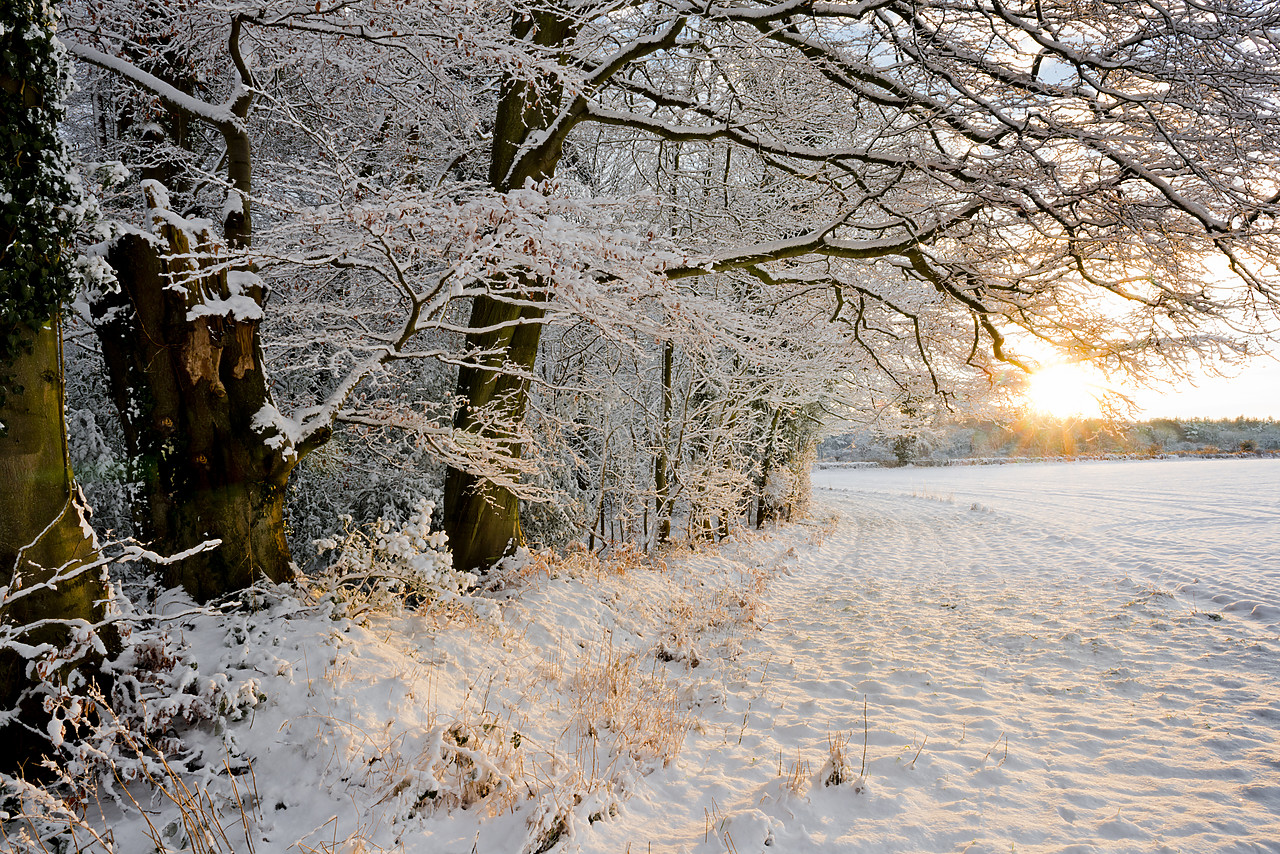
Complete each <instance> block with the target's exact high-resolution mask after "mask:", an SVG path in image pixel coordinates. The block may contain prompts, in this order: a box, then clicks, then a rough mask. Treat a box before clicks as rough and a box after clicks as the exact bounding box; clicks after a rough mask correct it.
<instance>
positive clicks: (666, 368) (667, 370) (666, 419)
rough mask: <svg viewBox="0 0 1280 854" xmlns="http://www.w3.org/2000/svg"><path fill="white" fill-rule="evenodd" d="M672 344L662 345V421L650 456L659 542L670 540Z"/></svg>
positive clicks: (673, 347)
mask: <svg viewBox="0 0 1280 854" xmlns="http://www.w3.org/2000/svg"><path fill="white" fill-rule="evenodd" d="M675 349H676V348H675V344H674V343H672V342H671V341H666V342H664V343H663V345H662V417H661V418H662V421H661V424H660V425H659V428H658V452H657V453H656V454H654V457H653V492H654V511H655V512H654V516H655V517H656V518H657V520H658V537H657V540H658V542H659V543H665V542H667V541H668V540H670V539H671V482H670V477H669V474H668V472H669V471H670V469H671V457H670V453H671V452H670V450H669V448H670V446H671V408H672V404H673V402H674V394H673V392H672V387H671V374H672V368H673V366H674V363H675Z"/></svg>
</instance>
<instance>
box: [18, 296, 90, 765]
mask: <svg viewBox="0 0 1280 854" xmlns="http://www.w3.org/2000/svg"><path fill="white" fill-rule="evenodd" d="M19 334H20V335H22V336H23V339H24V341H23V346H22V348H21V349H22V350H24V351H25V350H26V349H27V346H28V345H29V346H30V350H29V351H28V352H25V353H23V354H22V355H19V356H18V357H17V359H16V360H15V361H14V362H13V363H12V365H11V366H10V367H8V368H7V369H6V370H8V371H11V372H12V374H11V376H12V384H11V386H10V387H9V388H8V389H6V392H7V393H6V394H5V395H4V401H3V403H0V422H2V423H3V424H4V425H5V427H6V428H7V431H6V432H5V434H4V435H3V436H2V437H0V572H2V573H3V575H0V583H4V584H8V585H10V589H11V590H17V589H20V588H29V587H31V586H32V585H34V584H39V583H42V582H44V581H47V580H48V579H49V578H51V577H52V576H53V575H54V574H55V573H56V572H57V571H58V570H60V569H62V570H64V571H65V570H69V569H74V568H75V567H77V566H81V565H83V564H85V563H87V562H90V561H92V560H94V559H96V558H97V556H98V546H97V542H96V541H95V540H94V537H93V533H92V531H91V530H90V529H89V527H88V525H87V524H86V523H85V521H84V517H83V515H82V508H81V506H80V504H79V503H78V500H77V498H78V496H77V493H76V489H75V485H74V482H73V480H72V476H71V465H70V463H69V462H68V459H67V430H66V422H65V420H64V418H63V404H62V398H63V389H62V365H61V360H60V354H59V341H58V325H57V319H56V318H54V319H50V320H49V321H48V322H47V323H45V324H43V325H42V326H40V327H39V328H38V329H36V330H34V331H31V330H20V332H19ZM19 388H21V392H18V391H17V390H18V389H19ZM105 597H106V586H105V585H104V584H103V581H102V578H101V576H100V574H99V573H97V572H96V571H94V570H89V571H86V572H84V573H82V574H81V575H79V576H77V577H75V578H73V579H70V580H68V581H63V582H61V583H59V584H58V585H57V587H56V588H55V589H52V590H43V591H40V592H37V593H33V594H30V595H28V596H25V597H23V598H21V599H18V600H17V601H15V602H13V603H12V604H11V605H0V621H3V623H4V624H5V625H9V626H22V625H27V624H30V623H33V622H35V621H37V620H42V619H48V618H56V619H83V620H85V621H87V622H89V623H96V622H99V621H100V620H101V619H102V617H103V600H104V599H105ZM68 640H69V633H68V629H67V628H66V627H65V626H62V625H56V624H55V625H49V626H44V627H42V628H39V629H37V630H35V631H33V632H30V633H28V634H25V635H23V636H22V642H23V643H26V644H31V645H33V646H34V645H39V644H43V643H50V644H54V645H56V646H59V647H61V646H65V645H66V644H67V642H68ZM106 640H108V641H110V640H111V638H106ZM25 668H26V662H25V661H24V660H23V659H22V658H20V657H19V656H18V655H17V653H15V652H13V651H11V650H7V649H5V650H0V708H6V709H8V708H13V706H14V703H15V702H16V701H17V700H18V698H19V696H20V694H21V692H22V690H23V689H24V688H25V687H26V686H27V685H28V679H27V676H26V673H25ZM20 717H21V719H22V720H23V722H24V723H26V724H27V725H28V726H32V727H35V728H40V727H41V721H42V720H47V717H48V716H47V715H46V714H45V713H44V711H43V709H41V708H40V707H39V706H38V705H37V704H35V703H34V702H31V701H29V702H28V703H27V704H25V705H24V707H23V708H22V709H21V710H20ZM48 748H49V743H48V742H47V741H43V740H41V739H39V738H38V737H36V736H35V735H34V734H33V733H31V732H30V731H29V730H27V729H25V728H24V727H22V726H21V725H19V724H11V725H10V726H8V727H4V728H0V769H4V770H6V771H12V770H14V769H15V768H16V767H17V766H18V765H19V764H20V763H22V762H24V761H26V760H28V759H32V758H35V757H36V756H38V755H39V753H41V752H45V751H47V750H48Z"/></svg>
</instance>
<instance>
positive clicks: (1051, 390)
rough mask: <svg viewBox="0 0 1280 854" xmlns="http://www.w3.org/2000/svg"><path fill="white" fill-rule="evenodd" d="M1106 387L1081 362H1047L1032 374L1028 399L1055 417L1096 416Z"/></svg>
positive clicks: (1040, 410)
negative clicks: (1079, 363)
mask: <svg viewBox="0 0 1280 854" xmlns="http://www.w3.org/2000/svg"><path fill="white" fill-rule="evenodd" d="M1102 393H1103V389H1102V387H1101V386H1099V385H1098V383H1097V382H1096V381H1094V380H1093V379H1092V378H1091V377H1090V376H1089V374H1088V373H1086V372H1085V370H1084V369H1083V368H1081V367H1079V366H1078V365H1070V364H1058V365H1048V366H1047V367H1044V368H1041V369H1040V370H1038V371H1036V372H1035V373H1034V374H1032V375H1031V378H1030V380H1029V382H1028V385H1027V392H1026V396H1027V401H1028V403H1030V405H1031V408H1032V409H1035V410H1036V411H1037V412H1043V413H1044V414H1046V415H1052V416H1054V417H1055V418H1066V417H1068V416H1072V415H1083V416H1087V417H1097V416H1098V415H1100V414H1101V413H1102V410H1101V407H1100V405H1099V402H1098V399H1099V398H1100V397H1101V396H1102Z"/></svg>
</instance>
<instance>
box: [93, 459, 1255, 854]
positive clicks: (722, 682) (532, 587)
mask: <svg viewBox="0 0 1280 854" xmlns="http://www.w3.org/2000/svg"><path fill="white" fill-rule="evenodd" d="M815 484H816V489H815V493H816V497H817V499H818V505H817V513H816V517H817V518H818V519H819V520H820V523H819V524H816V525H815V524H802V525H796V526H790V527H786V528H782V529H780V530H778V531H775V532H770V533H767V534H765V535H763V536H745V537H741V538H738V539H737V540H735V541H733V542H730V543H728V544H727V545H725V546H723V547H722V548H720V549H718V550H714V551H707V552H704V553H700V554H693V555H691V554H673V555H670V556H669V558H668V560H669V567H668V568H667V569H666V570H665V571H661V572H659V571H652V570H648V569H643V568H639V567H631V568H627V569H626V571H625V572H621V573H619V572H611V571H606V570H602V569H601V568H599V567H592V566H589V565H580V566H579V568H578V569H577V570H572V571H570V570H566V569H556V570H552V573H553V574H554V575H556V576H557V577H555V578H550V579H549V578H547V577H546V574H545V573H543V574H539V573H538V572H532V574H530V573H529V571H526V574H527V575H529V577H527V578H526V579H524V580H523V582H522V583H521V584H518V585H514V586H513V587H511V588H510V589H509V590H508V591H506V592H504V593H500V594H498V595H497V596H496V598H495V600H494V602H493V603H492V605H491V606H490V607H488V608H486V606H485V605H484V604H480V605H478V606H477V605H475V604H474V603H473V604H472V605H471V606H468V607H467V608H462V609H458V610H455V611H452V612H450V614H449V615H445V614H437V615H435V616H432V617H408V616H404V617H392V616H365V617H359V618H355V619H345V618H344V619H337V620H335V619H332V618H331V617H329V616H325V615H324V613H323V609H321V611H319V612H308V611H307V610H306V608H304V607H302V606H301V605H300V604H299V603H298V602H294V601H291V600H287V599H286V600H283V601H281V602H279V603H277V604H276V605H273V606H272V607H270V608H267V609H265V610H262V611H258V612H255V613H252V614H247V615H243V614H242V615H239V616H234V617H230V618H220V619H219V620H216V621H215V620H208V619H204V618H202V619H198V620H197V619H192V620H189V621H187V622H186V623H185V624H184V625H185V627H186V628H184V631H185V632H187V633H188V636H189V639H190V640H191V641H192V643H193V644H194V645H195V646H194V648H195V650H196V652H197V654H198V655H199V657H200V668H201V669H202V670H205V671H212V670H214V669H219V668H220V669H221V670H222V671H223V672H227V673H228V674H229V675H230V680H231V690H230V693H233V694H234V693H235V692H236V691H237V690H240V691H241V694H243V693H244V691H243V690H242V689H237V688H236V686H237V685H243V684H245V683H246V681H247V680H248V679H250V678H252V679H254V680H255V688H254V691H256V692H259V693H260V696H262V697H265V699H263V700H262V701H261V702H259V703H258V704H257V706H256V707H254V708H252V709H250V710H248V712H247V714H245V716H244V717H243V718H242V719H241V720H240V721H237V722H230V723H228V724H227V727H226V730H225V732H224V733H222V734H220V735H219V734H215V733H210V734H208V735H207V736H206V738H207V739H208V740H209V745H210V747H209V753H208V756H209V762H208V769H209V770H208V771H207V773H206V775H205V779H204V781H203V783H202V785H205V786H206V788H207V790H208V791H209V792H210V793H211V796H212V798H213V800H211V801H210V803H211V804H212V803H216V804H217V805H218V806H217V809H218V810H219V811H220V815H221V819H220V821H221V823H222V825H223V829H224V831H225V837H224V838H225V839H226V840H229V841H228V843H227V847H224V848H216V847H212V848H210V849H209V850H214V851H218V850H225V851H232V850H234V851H247V850H250V848H249V842H250V841H252V843H253V850H256V851H257V852H267V851H286V850H289V851H299V852H310V851H324V852H338V851H345V852H357V851H363V852H373V851H379V850H389V851H406V852H431V854H454V852H456V854H468V852H476V854H533V852H537V851H555V852H600V854H605V852H608V854H627V852H631V854H648V852H655V854H656V852H661V854H675V852H687V854H720V852H731V854H748V852H750V854H764V852H771V851H780V852H868V854H870V852H875V854H881V852H969V854H979V852H992V854H995V852H1001V854H1004V852H1045V854H1048V852H1058V854H1065V852H1108V853H1110V852H1130V851H1132V852H1185V854H1200V853H1201V852H1237V851H1238V852H1280V462H1270V461H1256V460H1249V461H1187V462H1158V463H1139V462H1134V463H1102V464H1094V463H1077V464H1055V465H1032V466H1017V467H982V468H959V469H918V470H916V469H898V470H832V471H819V472H815ZM832 520H834V521H832ZM308 607H310V606H308ZM285 612H289V613H292V615H293V616H292V617H291V618H290V619H284V618H283V617H284V614H285ZM694 662H696V666H694ZM225 743H229V744H230V745H231V747H232V754H233V755H232V757H231V760H230V762H229V763H228V765H227V766H225V767H226V770H225V771H224V770H223V767H224V766H222V765H221V764H220V762H221V760H214V758H213V757H215V756H216V755H217V750H218V749H219V748H220V746H221V745H223V744H225ZM833 754H838V756H837V757H836V759H835V760H834V761H833V759H832V756H833ZM228 772H231V773H230V774H229V773H228ZM232 777H234V779H235V780H236V781H237V782H236V785H237V787H238V788H237V789H236V790H235V792H232V791H231V789H230V787H229V785H228V784H229V783H230V780H231V778H232ZM828 782H833V783H835V784H834V785H827V783H828ZM219 787H221V788H219ZM138 791H141V790H138ZM236 792H238V793H239V796H240V797H241V801H240V802H239V805H238V804H237V801H236V800H235V793H236ZM250 792H252V793H253V794H252V796H250ZM463 801H465V802H467V803H468V804H469V806H468V808H467V809H461V808H459V803H460V802H463ZM147 804H148V808H149V809H151V810H152V813H151V815H150V819H151V822H152V827H153V828H154V829H153V830H151V831H148V829H147V826H146V825H145V823H144V822H142V821H141V820H140V819H139V814H138V813H137V812H136V811H134V812H133V813H131V814H127V815H123V814H119V813H117V812H116V811H115V808H114V807H111V806H108V809H107V812H108V818H107V821H108V823H109V824H110V825H111V826H112V829H113V830H114V832H115V834H116V838H117V840H118V841H119V845H120V846H121V847H120V848H119V850H121V851H128V852H132V851H141V850H150V848H144V847H141V846H143V845H144V842H143V840H144V839H145V838H146V837H147V836H151V837H155V836H156V835H157V834H159V835H161V836H163V837H164V841H165V844H166V845H168V846H169V847H170V850H180V849H181V848H182V847H183V844H184V843H183V839H184V838H188V839H189V837H190V835H191V832H190V831H189V830H186V829H184V828H183V826H181V823H180V822H179V823H172V821H173V818H174V817H175V815H176V813H175V810H174V808H173V807H172V805H171V804H169V803H166V802H164V801H162V800H156V801H153V802H147ZM244 804H247V806H244ZM241 815H243V816H245V817H247V819H248V822H247V823H248V825H249V826H248V827H247V828H244V827H241V826H240V825H239V824H238V822H240V821H241V818H240V816H241ZM166 828H167V830H166ZM215 836H216V834H215ZM186 844H187V845H188V846H190V844H191V843H190V842H189V841H188V842H187V843H186ZM361 846H363V847H361Z"/></svg>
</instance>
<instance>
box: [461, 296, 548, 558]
mask: <svg viewBox="0 0 1280 854" xmlns="http://www.w3.org/2000/svg"><path fill="white" fill-rule="evenodd" d="M541 316H542V312H541V311H540V310H537V309H533V308H530V307H528V306H513V305H510V304H509V303H505V302H501V301H499V300H495V299H491V298H490V297H485V296H481V297H477V298H476V301H475V304H474V305H473V306H472V309H471V327H472V328H473V329H474V328H482V327H488V326H493V325H496V324H501V323H511V322H513V321H515V320H517V319H521V318H532V319H540V318H541ZM541 334H542V327H541V326H540V325H538V324H537V323H525V324H519V325H516V326H508V327H505V328H502V329H498V330H495V331H493V332H487V333H483V334H476V335H468V336H467V348H468V349H469V350H474V351H481V352H493V353H496V354H497V355H494V356H492V357H490V358H487V359H485V360H484V362H483V365H484V367H464V368H461V369H460V370H459V371H458V395H459V396H460V397H461V398H463V399H464V400H466V401H467V404H466V406H463V407H461V408H460V409H459V410H458V413H457V416H456V417H455V419H454V428H455V429H456V430H458V431H460V432H462V431H469V432H477V433H481V434H483V435H484V437H485V439H487V440H489V441H492V442H495V443H496V444H497V445H498V446H499V447H500V448H501V449H502V452H503V453H504V454H506V455H508V456H510V457H511V458H512V459H513V460H514V459H519V458H520V455H521V452H522V450H523V449H522V447H521V444H520V442H519V441H518V440H517V439H516V438H515V436H514V435H507V436H501V435H498V434H497V433H496V431H495V430H494V429H493V428H492V427H490V426H488V425H487V424H482V423H481V422H480V421H479V420H478V419H477V417H476V413H477V411H478V410H480V409H481V408H485V407H488V408H489V410H490V415H491V416H492V415H494V414H496V415H497V416H498V417H499V419H500V421H501V422H503V423H506V424H509V425H512V429H515V428H516V427H517V426H518V425H519V424H521V423H522V422H523V421H524V415H525V410H526V409H527V407H528V400H529V397H528V395H529V390H528V386H527V381H526V380H525V379H524V377H520V376H514V375H513V374H512V373H510V371H511V370H522V371H530V370H532V369H533V363H534V359H535V358H537V355H538V340H539V338H540V336H541ZM504 368H505V369H506V371H507V372H504V370H503V369H504ZM444 483H445V486H444V506H445V531H446V533H448V535H449V544H450V546H451V548H452V550H453V565H454V566H455V567H458V568H460V569H468V570H470V569H485V568H487V567H489V566H492V565H493V563H494V562H495V561H497V560H498V559H500V558H501V557H502V556H503V555H504V554H506V553H507V551H508V549H509V548H510V547H511V545H512V543H519V542H520V541H521V540H522V539H523V536H522V534H521V533H520V501H519V499H518V498H517V497H516V496H515V494H514V493H512V492H511V490H509V489H506V488H505V487H502V486H498V485H497V484H494V483H492V482H490V481H488V480H486V479H484V478H482V477H478V476H476V475H474V474H472V473H470V472H467V471H463V470H461V469H456V468H450V469H449V470H448V471H447V472H446V474H445V481H444Z"/></svg>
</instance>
